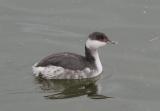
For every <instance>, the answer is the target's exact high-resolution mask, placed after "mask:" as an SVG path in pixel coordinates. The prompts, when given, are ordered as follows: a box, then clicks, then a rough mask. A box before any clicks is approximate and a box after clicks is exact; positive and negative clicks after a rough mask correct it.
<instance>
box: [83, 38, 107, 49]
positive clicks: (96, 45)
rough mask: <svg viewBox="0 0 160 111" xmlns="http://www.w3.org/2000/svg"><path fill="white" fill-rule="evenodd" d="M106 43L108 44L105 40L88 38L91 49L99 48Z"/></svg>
mask: <svg viewBox="0 0 160 111" xmlns="http://www.w3.org/2000/svg"><path fill="white" fill-rule="evenodd" d="M105 45H106V43H105V42H100V41H97V40H90V39H88V40H87V42H86V46H87V48H90V49H97V48H99V47H102V46H105Z"/></svg>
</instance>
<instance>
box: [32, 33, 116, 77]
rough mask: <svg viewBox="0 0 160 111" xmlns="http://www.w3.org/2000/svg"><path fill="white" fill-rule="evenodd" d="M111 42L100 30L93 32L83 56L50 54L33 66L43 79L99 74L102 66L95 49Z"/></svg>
mask: <svg viewBox="0 0 160 111" xmlns="http://www.w3.org/2000/svg"><path fill="white" fill-rule="evenodd" d="M107 43H112V44H114V42H112V41H111V40H109V38H108V37H107V36H106V35H105V34H104V33H102V32H93V33H91V34H90V35H89V37H88V40H87V41H86V44H85V56H81V55H78V54H75V53H70V52H62V53H57V54H51V55H49V56H47V57H45V58H44V59H42V60H41V61H40V62H39V63H36V64H35V65H34V66H33V67H32V68H33V73H34V74H35V76H37V77H39V76H40V77H42V78H45V79H84V78H93V77H96V76H98V75H100V74H101V72H102V70H103V68H102V64H101V61H100V58H99V54H98V51H97V49H98V48H100V47H103V46H105V45H106V44H107Z"/></svg>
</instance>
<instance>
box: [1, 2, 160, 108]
mask: <svg viewBox="0 0 160 111" xmlns="http://www.w3.org/2000/svg"><path fill="white" fill-rule="evenodd" d="M159 21H160V1H159V0H0V110H1V111H46V110H47V111H159V109H160V59H159V58H160V22H159ZM93 31H101V32H104V33H106V34H107V35H108V37H109V38H110V39H111V40H115V41H118V42H119V44H118V45H115V46H113V45H108V46H107V47H105V48H103V49H101V50H100V56H101V61H102V64H103V68H104V72H103V76H102V79H100V80H99V81H98V82H97V83H96V84H95V85H93V88H91V89H89V90H90V91H91V92H92V91H93V92H94V91H96V90H97V92H98V94H101V95H104V96H108V97H113V98H108V99H92V98H90V97H89V96H87V94H86V92H83V91H84V90H78V91H82V93H80V95H76V96H75V97H73V98H68V99H56V100H55V99H47V98H46V96H48V95H52V94H53V93H54V91H53V90H48V91H47V90H43V87H42V86H43V85H42V83H37V81H36V80H35V79H34V77H33V76H32V71H31V67H32V65H33V64H34V63H35V62H37V61H39V60H40V59H41V58H43V57H45V56H47V55H49V54H51V53H53V52H62V51H70V52H75V53H78V54H84V43H85V41H86V39H87V36H88V34H89V33H91V32H93ZM111 75H112V76H111ZM76 91H77V90H76ZM85 91H86V90H85ZM71 93H72V92H71ZM76 94H77V93H76ZM49 97H50V96H49Z"/></svg>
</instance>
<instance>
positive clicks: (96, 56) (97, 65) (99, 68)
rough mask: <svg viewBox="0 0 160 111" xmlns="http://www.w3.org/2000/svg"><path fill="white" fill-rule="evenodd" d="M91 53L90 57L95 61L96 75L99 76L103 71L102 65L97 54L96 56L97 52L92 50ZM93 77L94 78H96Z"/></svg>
mask: <svg viewBox="0 0 160 111" xmlns="http://www.w3.org/2000/svg"><path fill="white" fill-rule="evenodd" d="M91 53H92V56H93V57H94V59H95V65H96V68H97V73H96V75H98V74H100V73H101V72H102V70H103V67H102V64H101V61H100V58H99V54H98V51H97V50H92V51H91ZM96 75H95V76H96Z"/></svg>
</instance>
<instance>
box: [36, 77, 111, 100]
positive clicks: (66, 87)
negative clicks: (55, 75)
mask: <svg viewBox="0 0 160 111" xmlns="http://www.w3.org/2000/svg"><path fill="white" fill-rule="evenodd" d="M98 79H99V77H96V78H91V79H82V80H46V79H43V78H40V77H39V78H36V79H35V80H36V82H37V83H38V84H40V88H41V90H43V91H44V92H47V93H49V94H50V95H46V96H44V97H45V98H46V99H66V98H73V97H79V96H84V95H86V96H87V97H88V98H91V99H107V98H112V97H107V96H104V95H101V94H98V92H99V91H98V90H99V89H98V87H97V85H96V81H97V80H98Z"/></svg>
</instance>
